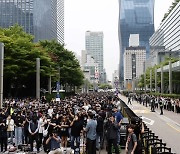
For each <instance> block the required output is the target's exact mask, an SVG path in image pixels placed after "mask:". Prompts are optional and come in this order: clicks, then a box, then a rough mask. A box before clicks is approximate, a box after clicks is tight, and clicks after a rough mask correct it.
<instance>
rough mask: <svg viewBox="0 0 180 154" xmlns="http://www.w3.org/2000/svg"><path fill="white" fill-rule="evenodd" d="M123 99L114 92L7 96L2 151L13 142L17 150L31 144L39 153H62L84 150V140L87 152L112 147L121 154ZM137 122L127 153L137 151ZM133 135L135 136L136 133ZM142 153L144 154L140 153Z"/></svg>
mask: <svg viewBox="0 0 180 154" xmlns="http://www.w3.org/2000/svg"><path fill="white" fill-rule="evenodd" d="M120 109H121V103H120V101H119V98H118V97H117V96H116V95H114V94H112V93H111V94H110V93H92V94H81V95H79V94H77V95H75V96H72V97H69V98H65V99H62V100H61V101H60V102H59V101H55V100H54V99H53V100H52V101H51V102H47V101H46V99H45V97H43V98H42V99H41V100H36V99H30V98H27V99H23V100H18V99H5V100H4V107H3V108H2V109H0V144H1V152H6V151H8V150H9V149H7V147H8V146H9V145H13V148H12V150H16V149H18V148H19V147H21V146H22V145H30V146H29V148H30V149H29V150H30V151H34V150H35V148H34V147H35V146H36V151H37V153H38V152H40V151H42V150H43V151H44V152H45V153H49V154H55V153H56V154H62V153H63V151H62V149H63V148H64V150H66V148H67V147H71V150H72V152H74V153H80V139H82V140H83V145H86V148H83V149H84V151H83V152H84V153H87V154H95V153H96V151H97V150H101V149H103V148H106V149H107V152H108V154H111V153H112V147H113V149H114V150H115V153H116V154H119V145H120V127H121V123H122V120H123V116H122V114H121V112H120ZM134 129H135V125H129V126H128V127H127V130H128V131H127V136H128V138H127V142H126V149H125V150H126V151H127V153H131V154H134V153H135V149H136V144H133V143H132V142H135V143H136V142H137V139H138V137H136V135H135V133H133V131H134ZM132 134H133V135H132ZM62 147H63V148H62ZM139 154H140V153H139Z"/></svg>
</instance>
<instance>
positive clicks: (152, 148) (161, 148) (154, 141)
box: [121, 100, 174, 154]
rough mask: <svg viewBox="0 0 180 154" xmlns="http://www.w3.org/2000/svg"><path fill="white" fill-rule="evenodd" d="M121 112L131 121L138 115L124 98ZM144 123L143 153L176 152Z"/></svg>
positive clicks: (170, 153)
mask: <svg viewBox="0 0 180 154" xmlns="http://www.w3.org/2000/svg"><path fill="white" fill-rule="evenodd" d="M121 112H122V114H123V115H124V117H127V118H128V121H129V123H131V119H132V118H133V117H138V116H137V115H136V114H135V113H134V112H133V111H132V110H131V109H130V108H129V107H128V106H127V105H126V103H125V102H124V101H122V100H121ZM143 124H144V133H143V135H142V137H141V141H142V142H141V143H142V153H143V154H174V153H172V152H171V151H172V150H171V148H168V147H167V146H166V143H164V142H163V141H162V139H159V137H158V136H157V135H155V133H153V132H152V131H151V130H150V129H149V128H148V127H147V125H146V124H145V123H143Z"/></svg>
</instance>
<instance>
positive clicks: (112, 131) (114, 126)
mask: <svg viewBox="0 0 180 154" xmlns="http://www.w3.org/2000/svg"><path fill="white" fill-rule="evenodd" d="M118 128H119V126H118V123H112V122H111V121H109V120H108V121H107V122H106V124H105V130H106V137H107V139H108V140H109V139H117V136H118V135H117V133H118Z"/></svg>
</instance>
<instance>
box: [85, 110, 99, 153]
mask: <svg viewBox="0 0 180 154" xmlns="http://www.w3.org/2000/svg"><path fill="white" fill-rule="evenodd" d="M93 117H94V114H93V113H91V112H90V113H89V114H88V122H87V125H86V128H85V129H84V130H85V132H86V133H87V142H86V153H87V154H96V127H97V121H96V120H94V119H93Z"/></svg>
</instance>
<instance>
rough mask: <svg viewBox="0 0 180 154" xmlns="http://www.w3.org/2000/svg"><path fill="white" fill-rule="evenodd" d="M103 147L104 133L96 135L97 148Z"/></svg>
mask: <svg viewBox="0 0 180 154" xmlns="http://www.w3.org/2000/svg"><path fill="white" fill-rule="evenodd" d="M102 147H103V132H99V133H96V148H97V149H100V148H102Z"/></svg>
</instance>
